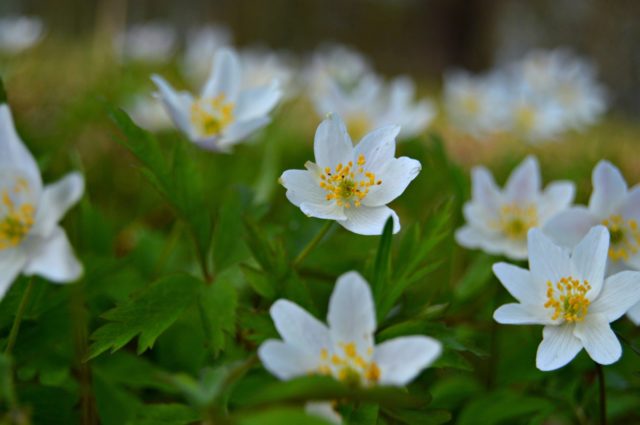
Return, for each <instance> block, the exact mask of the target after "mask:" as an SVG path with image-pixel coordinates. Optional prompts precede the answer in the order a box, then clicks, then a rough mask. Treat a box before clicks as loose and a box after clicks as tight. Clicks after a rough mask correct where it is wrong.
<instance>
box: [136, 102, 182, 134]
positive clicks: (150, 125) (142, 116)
mask: <svg viewBox="0 0 640 425" xmlns="http://www.w3.org/2000/svg"><path fill="white" fill-rule="evenodd" d="M126 110H127V112H128V113H129V115H131V118H132V119H133V121H134V122H135V123H136V124H138V125H139V126H140V127H142V128H144V129H146V130H149V131H162V130H167V129H169V128H171V127H172V122H171V117H170V116H169V115H168V114H167V111H166V110H165V109H164V106H163V105H162V101H161V100H160V99H158V98H156V97H154V96H142V95H139V96H137V97H135V98H134V99H133V101H132V102H131V103H130V104H129V105H128V106H127V107H126Z"/></svg>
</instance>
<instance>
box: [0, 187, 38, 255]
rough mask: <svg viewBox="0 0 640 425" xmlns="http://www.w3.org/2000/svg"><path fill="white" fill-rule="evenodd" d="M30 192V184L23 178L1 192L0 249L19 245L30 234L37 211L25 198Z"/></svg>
mask: <svg viewBox="0 0 640 425" xmlns="http://www.w3.org/2000/svg"><path fill="white" fill-rule="evenodd" d="M28 194H29V184H28V182H27V181H26V180H25V179H23V178H19V179H17V181H16V183H15V184H14V185H13V187H11V188H6V187H5V188H4V189H3V190H2V191H1V192H0V199H1V203H0V250H4V249H8V248H13V247H15V246H17V245H19V244H20V243H21V242H22V241H23V240H24V239H25V238H26V237H27V235H28V234H29V231H30V230H31V227H32V226H33V223H34V219H35V213H36V211H35V208H34V206H33V204H31V203H30V202H29V201H28V200H27V199H25V197H28V196H25V195H28Z"/></svg>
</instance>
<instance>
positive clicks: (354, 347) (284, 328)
mask: <svg viewBox="0 0 640 425" xmlns="http://www.w3.org/2000/svg"><path fill="white" fill-rule="evenodd" d="M271 317H272V319H273V321H274V323H275V325H276V329H277V330H278V333H279V334H280V336H281V337H282V339H283V341H279V340H268V341H266V342H264V343H263V344H262V345H261V346H260V349H259V350H258V356H259V357H260V360H261V361H262V364H263V365H264V367H265V368H266V369H267V370H268V371H269V372H271V373H272V374H274V375H275V376H276V377H278V378H279V379H282V380H288V379H292V378H295V377H298V376H305V375H308V374H320V375H330V376H333V377H334V378H336V379H338V380H340V381H343V382H345V383H347V384H350V385H354V386H364V387H370V386H375V385H393V386H404V385H406V384H408V383H409V382H410V381H411V380H413V379H414V378H415V377H416V376H417V375H418V374H419V373H420V372H421V371H422V370H423V369H424V368H426V367H427V366H429V365H430V364H432V363H433V362H434V361H435V360H436V359H437V358H438V357H439V355H440V353H441V352H442V345H441V344H440V342H438V341H436V340H435V339H433V338H429V337H426V336H405V337H399V338H395V339H391V340H389V341H385V342H383V343H382V344H379V345H374V339H373V334H374V332H375V330H376V312H375V305H374V302H373V297H372V295H371V290H370V289H369V285H368V284H367V282H366V281H365V280H364V279H363V278H362V276H360V274H358V273H356V272H349V273H345V274H343V275H342V276H340V277H339V278H338V281H337V283H336V286H335V288H334V290H333V293H332V294H331V299H330V301H329V311H328V313H327V323H328V325H329V326H328V327H327V326H326V325H325V324H323V323H321V322H320V321H319V320H318V319H316V318H315V317H313V316H311V315H310V314H309V313H307V312H306V311H305V310H304V309H302V308H301V307H300V306H298V305H297V304H294V303H292V302H290V301H288V300H278V301H276V302H275V303H274V304H273V306H272V307H271ZM328 409H330V404H328V403H312V404H311V406H309V407H308V411H310V412H313V413H316V414H320V415H321V416H323V417H328V418H330V419H332V420H334V422H338V421H339V417H337V416H336V415H331V410H328Z"/></svg>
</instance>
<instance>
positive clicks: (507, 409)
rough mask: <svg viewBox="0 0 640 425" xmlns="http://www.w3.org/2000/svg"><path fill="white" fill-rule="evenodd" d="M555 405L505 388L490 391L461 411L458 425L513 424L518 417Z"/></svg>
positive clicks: (549, 410) (549, 409)
mask: <svg viewBox="0 0 640 425" xmlns="http://www.w3.org/2000/svg"><path fill="white" fill-rule="evenodd" d="M554 410H555V407H554V405H553V403H552V402H550V401H549V400H546V399H543V398H540V397H533V396H526V395H520V394H517V393H515V392H512V391H508V390H503V391H499V392H495V393H489V394H487V395H485V396H484V397H479V398H477V399H475V400H473V401H472V402H471V403H469V404H468V405H467V406H466V407H465V408H464V410H463V411H462V412H461V413H460V416H459V418H458V425H476V424H483V425H499V424H513V423H515V421H516V420H517V419H520V418H527V417H531V416H532V415H534V414H537V413H541V412H543V411H547V412H549V413H551V412H553V411H554Z"/></svg>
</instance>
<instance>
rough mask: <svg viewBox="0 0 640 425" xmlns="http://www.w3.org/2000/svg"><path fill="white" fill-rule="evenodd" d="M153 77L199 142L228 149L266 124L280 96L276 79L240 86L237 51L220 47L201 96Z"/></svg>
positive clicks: (169, 109)
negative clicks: (250, 86) (178, 88)
mask: <svg viewBox="0 0 640 425" xmlns="http://www.w3.org/2000/svg"><path fill="white" fill-rule="evenodd" d="M152 80H153V81H154V82H155V83H156V85H157V86H158V89H159V90H160V93H159V96H160V98H161V99H162V101H163V102H164V105H165V107H166V109H167V112H169V115H170V116H171V118H172V119H173V121H174V123H175V125H176V126H177V127H178V128H179V129H180V130H181V131H182V132H184V133H185V134H186V135H187V137H189V139H190V140H191V141H192V142H194V143H195V144H197V145H198V146H200V147H202V148H205V149H209V150H213V151H223V152H224V151H229V150H230V148H231V147H232V146H233V145H235V144H237V143H239V142H241V141H242V140H244V139H246V138H247V137H248V136H249V135H251V134H252V133H254V132H255V131H256V130H258V129H260V128H262V127H264V126H266V125H267V124H268V123H269V122H270V121H271V119H270V118H269V116H268V114H269V112H270V111H271V110H272V109H273V108H274V107H275V106H276V104H277V103H278V101H279V100H280V97H281V94H282V93H281V91H280V89H279V88H278V84H277V82H275V81H274V82H272V83H271V84H270V85H268V86H261V87H254V88H252V89H249V90H242V89H241V86H240V84H241V81H242V69H241V66H240V63H239V61H238V57H237V55H236V53H235V51H233V50H231V49H226V48H225V49H220V50H218V52H217V53H216V54H215V57H214V60H213V69H212V71H211V75H210V77H209V80H208V81H207V83H206V84H205V86H204V88H203V89H202V93H201V95H200V97H198V98H194V97H193V96H192V95H191V94H190V93H187V92H176V91H175V90H174V89H173V88H172V87H171V86H170V85H169V84H168V83H167V82H166V81H165V80H164V79H163V78H161V77H159V76H158V75H154V76H153V77H152Z"/></svg>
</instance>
